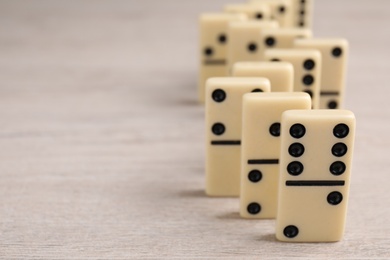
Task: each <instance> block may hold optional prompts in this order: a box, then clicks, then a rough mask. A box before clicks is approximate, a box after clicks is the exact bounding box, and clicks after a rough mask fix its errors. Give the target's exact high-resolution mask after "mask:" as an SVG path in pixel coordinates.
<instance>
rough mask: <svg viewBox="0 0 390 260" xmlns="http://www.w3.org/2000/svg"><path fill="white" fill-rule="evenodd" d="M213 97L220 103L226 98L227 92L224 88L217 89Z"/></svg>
mask: <svg viewBox="0 0 390 260" xmlns="http://www.w3.org/2000/svg"><path fill="white" fill-rule="evenodd" d="M211 97H212V98H213V100H214V101H215V102H218V103H220V102H222V101H224V100H225V99H226V92H225V91H223V90H222V89H216V90H214V91H213V93H212V94H211Z"/></svg>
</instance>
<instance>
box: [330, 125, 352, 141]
mask: <svg viewBox="0 0 390 260" xmlns="http://www.w3.org/2000/svg"><path fill="white" fill-rule="evenodd" d="M348 134H349V127H348V126H347V125H346V124H338V125H336V126H335V127H334V128H333V135H334V136H335V137H337V138H344V137H346V136H347V135H348Z"/></svg>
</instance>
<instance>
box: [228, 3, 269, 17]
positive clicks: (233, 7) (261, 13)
mask: <svg viewBox="0 0 390 260" xmlns="http://www.w3.org/2000/svg"><path fill="white" fill-rule="evenodd" d="M224 11H225V12H226V13H233V14H237V13H242V14H245V15H247V16H248V18H249V19H251V20H259V21H267V20H270V19H271V12H270V8H269V6H268V5H266V4H229V5H226V6H225V7H224Z"/></svg>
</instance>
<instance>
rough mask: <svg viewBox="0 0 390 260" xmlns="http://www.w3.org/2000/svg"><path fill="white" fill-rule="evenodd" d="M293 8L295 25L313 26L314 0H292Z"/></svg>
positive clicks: (293, 22)
mask: <svg viewBox="0 0 390 260" xmlns="http://www.w3.org/2000/svg"><path fill="white" fill-rule="evenodd" d="M290 1H291V8H292V13H293V14H292V19H293V21H292V24H293V26H294V27H303V28H311V27H312V26H313V2H314V0H290Z"/></svg>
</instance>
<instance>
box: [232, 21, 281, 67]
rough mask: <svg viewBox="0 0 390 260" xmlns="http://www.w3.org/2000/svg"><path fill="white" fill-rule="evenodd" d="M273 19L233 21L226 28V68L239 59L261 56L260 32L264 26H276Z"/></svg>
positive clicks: (259, 58) (247, 59)
mask: <svg viewBox="0 0 390 260" xmlns="http://www.w3.org/2000/svg"><path fill="white" fill-rule="evenodd" d="M278 26H279V25H278V23H277V22H275V21H244V22H233V23H231V24H230V26H229V29H228V37H229V39H230V41H229V43H228V49H227V59H228V70H227V72H228V73H230V70H231V68H232V66H233V65H234V63H236V62H239V61H259V60H261V58H262V57H263V56H262V54H263V51H262V47H260V46H261V40H260V32H261V31H262V30H264V29H266V28H278Z"/></svg>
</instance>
